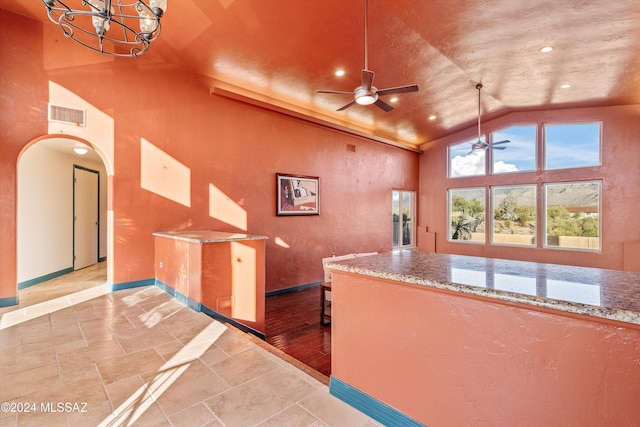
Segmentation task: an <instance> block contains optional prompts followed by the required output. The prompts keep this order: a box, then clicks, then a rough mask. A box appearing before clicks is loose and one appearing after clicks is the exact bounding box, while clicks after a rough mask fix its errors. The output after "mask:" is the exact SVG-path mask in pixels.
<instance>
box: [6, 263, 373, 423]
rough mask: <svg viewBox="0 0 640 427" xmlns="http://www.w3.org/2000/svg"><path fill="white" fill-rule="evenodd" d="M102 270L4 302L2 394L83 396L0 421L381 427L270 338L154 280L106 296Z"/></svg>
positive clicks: (46, 399)
mask: <svg viewBox="0 0 640 427" xmlns="http://www.w3.org/2000/svg"><path fill="white" fill-rule="evenodd" d="M105 271H106V264H105V263H101V264H100V265H98V266H96V267H95V268H93V267H90V268H87V269H83V270H79V271H76V272H74V273H72V274H70V275H68V276H63V277H61V278H56V279H53V280H51V281H49V282H45V283H43V284H39V285H36V286H32V287H30V288H28V289H25V290H23V291H20V295H19V299H20V305H19V306H17V307H12V308H2V309H0V316H1V317H0V384H1V385H2V386H1V387H0V400H6V399H9V400H10V399H14V400H15V399H18V400H19V401H22V402H24V401H29V402H35V403H36V404H37V405H40V404H41V403H42V404H45V405H46V404H47V403H50V404H55V403H57V402H70V403H77V404H82V403H84V402H86V403H87V406H86V408H85V409H86V411H87V412H71V413H43V412H42V411H39V412H37V413H30V414H19V415H18V414H11V413H0V425H2V426H15V425H20V426H31V425H32V426H42V425H46V426H47V427H53V426H58V425H60V426H76V425H78V426H85V425H87V426H98V425H129V424H131V425H135V426H136V427H138V426H153V427H157V426H173V427H175V426H181V425H185V426H186V425H188V426H192V425H199V426H202V427H207V426H210V427H222V426H224V427H232V426H241V427H245V426H255V425H258V424H260V423H263V424H261V425H262V427H265V426H279V427H280V426H284V427H286V426H288V425H292V426H298V425H300V426H309V427H320V426H326V425H330V426H331V425H337V426H342V425H347V426H351V425H358V426H366V427H379V424H377V423H375V422H374V421H372V420H371V419H369V418H367V417H366V416H364V415H362V414H360V413H359V412H358V411H356V410H355V409H353V408H351V407H349V406H348V405H346V404H344V403H342V402H341V401H339V400H337V399H335V398H334V397H333V396H331V395H330V394H329V392H328V388H327V387H326V386H325V385H324V384H322V383H320V382H319V381H318V380H316V379H314V378H313V377H312V376H311V375H309V374H307V373H305V372H304V371H303V370H301V369H298V367H296V365H295V364H294V363H292V362H291V361H289V360H285V359H286V358H285V357H283V356H282V355H280V357H279V356H278V353H277V352H274V351H270V350H268V349H267V347H265V346H267V345H268V344H266V343H263V342H261V341H260V340H259V339H257V338H255V337H253V336H251V335H247V334H245V333H242V332H240V331H238V330H236V329H234V328H229V327H227V326H225V325H223V324H221V323H219V322H217V321H214V320H213V319H211V318H210V317H208V316H206V315H204V314H203V313H197V312H195V311H193V310H191V309H190V308H188V307H186V306H185V305H184V304H182V303H180V302H178V301H177V300H175V299H173V298H171V297H170V296H169V295H168V294H166V293H165V292H163V291H162V290H160V289H159V288H156V287H153V286H150V287H143V288H135V289H127V290H123V291H117V292H113V293H108V294H104V292H105V289H106V286H105V281H106V273H105ZM69 304H72V305H69ZM29 312H31V313H33V314H34V316H35V317H29V315H28V313H29ZM5 384H11V385H12V386H11V387H4V385H5ZM7 390H10V391H7ZM169 418H170V419H169ZM345 420H346V422H348V423H356V424H346V422H345Z"/></svg>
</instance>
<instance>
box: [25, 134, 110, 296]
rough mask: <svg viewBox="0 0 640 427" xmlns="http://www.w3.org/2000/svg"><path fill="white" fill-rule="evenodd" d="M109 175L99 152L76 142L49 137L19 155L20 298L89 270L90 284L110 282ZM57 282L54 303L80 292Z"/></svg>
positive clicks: (71, 139) (58, 137) (33, 143)
mask: <svg viewBox="0 0 640 427" xmlns="http://www.w3.org/2000/svg"><path fill="white" fill-rule="evenodd" d="M108 175H109V172H108V170H107V166H106V162H104V161H103V158H102V155H101V153H99V152H98V151H97V150H96V149H95V148H94V147H93V146H92V145H91V144H90V143H88V142H87V141H84V140H81V139H79V138H75V137H69V136H60V135H58V136H47V137H44V138H39V139H38V140H35V141H33V142H31V143H30V144H29V145H28V147H27V148H25V149H24V150H23V152H22V153H21V155H20V157H19V160H18V173H17V176H18V179H17V183H18V185H17V282H18V283H17V286H18V293H19V294H20V293H21V291H22V290H26V289H31V288H32V287H33V286H34V285H38V284H41V283H44V282H50V281H52V280H55V279H57V278H59V277H62V276H65V275H67V274H69V273H72V272H74V271H76V270H79V269H82V268H87V267H91V266H94V268H93V270H92V271H94V273H91V277H92V278H93V279H95V278H96V277H99V278H100V279H99V280H102V278H101V277H104V280H103V283H104V282H107V283H111V280H110V278H111V277H112V275H111V274H110V271H111V269H109V268H106V267H107V265H108V259H109V256H108V254H109V252H110V248H111V241H110V239H109V236H110V235H111V233H110V232H109V229H110V215H109V207H108V200H109V198H108V192H109V191H111V189H110V188H109V186H110V180H109V179H108ZM88 213H89V216H88V217H87V215H88ZM87 227H88V228H87ZM94 244H95V246H93V245H94ZM87 250H89V251H90V252H91V253H90V254H87V253H86V252H87ZM97 264H100V265H97ZM87 271H89V270H87ZM73 277H85V278H86V277H87V275H86V274H85V275H83V276H82V275H80V276H79V275H76V276H73ZM58 282H59V283H60V284H57V285H56V286H57V287H58V288H57V289H55V290H54V291H52V290H48V291H47V292H48V293H49V294H50V295H51V297H52V298H54V297H56V296H59V295H61V294H64V293H65V292H66V291H67V290H68V292H69V293H73V292H76V291H77V290H78V287H77V286H73V285H71V284H67V285H65V284H64V283H65V282H64V281H60V280H58ZM88 283H89V285H90V284H91V283H96V281H95V280H89V281H88ZM49 284H51V283H49ZM89 285H88V286H89ZM61 287H66V288H68V289H66V290H65V289H60V288H61ZM41 288H44V287H41ZM31 291H33V289H31ZM19 299H20V298H19ZM19 303H20V301H19ZM20 304H21V303H20ZM21 305H22V304H21Z"/></svg>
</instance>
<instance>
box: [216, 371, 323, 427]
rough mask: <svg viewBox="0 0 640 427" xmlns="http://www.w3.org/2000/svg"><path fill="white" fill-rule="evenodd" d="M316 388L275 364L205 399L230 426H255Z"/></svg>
mask: <svg viewBox="0 0 640 427" xmlns="http://www.w3.org/2000/svg"><path fill="white" fill-rule="evenodd" d="M313 391H315V388H314V387H312V386H311V385H309V384H308V383H306V382H304V381H303V380H302V379H300V378H299V377H297V376H296V375H293V374H292V373H290V372H288V371H287V370H285V369H282V368H276V369H273V370H271V371H269V372H268V373H266V374H265V375H262V376H261V377H258V378H256V379H254V380H253V381H249V382H246V383H243V384H241V385H239V386H237V387H234V388H232V389H231V390H229V391H227V392H225V393H222V394H220V395H218V396H215V397H213V398H211V399H209V400H207V401H206V402H205V403H206V404H207V406H208V407H209V409H211V410H212V411H213V412H214V413H215V414H216V415H217V416H218V418H220V420H221V421H222V422H223V423H224V424H225V425H227V426H253V425H257V424H259V423H261V422H263V421H265V420H267V419H269V418H271V417H272V416H274V415H275V414H277V413H279V412H280V411H282V410H284V409H286V408H287V407H289V406H291V405H292V404H294V403H295V402H296V401H297V400H299V399H300V398H303V397H306V396H307V395H309V394H311V393H312V392H313Z"/></svg>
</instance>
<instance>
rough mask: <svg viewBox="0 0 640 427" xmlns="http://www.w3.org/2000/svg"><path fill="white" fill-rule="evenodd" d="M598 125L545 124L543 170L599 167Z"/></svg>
mask: <svg viewBox="0 0 640 427" xmlns="http://www.w3.org/2000/svg"><path fill="white" fill-rule="evenodd" d="M600 134H601V132H600V123H573V124H546V125H545V126H544V139H545V145H544V151H545V169H564V168H577V167H585V166H598V165H600Z"/></svg>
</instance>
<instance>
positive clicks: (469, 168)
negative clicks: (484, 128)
mask: <svg viewBox="0 0 640 427" xmlns="http://www.w3.org/2000/svg"><path fill="white" fill-rule="evenodd" d="M477 141H478V139H477V138H474V139H472V140H468V141H464V142H460V143H458V144H453V145H450V146H449V178H457V177H463V176H477V175H485V174H486V170H485V169H486V165H485V151H479V152H472V151H471V148H472V145H473V144H474V143H475V142H477ZM482 141H483V142H484V138H483V139H482Z"/></svg>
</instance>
